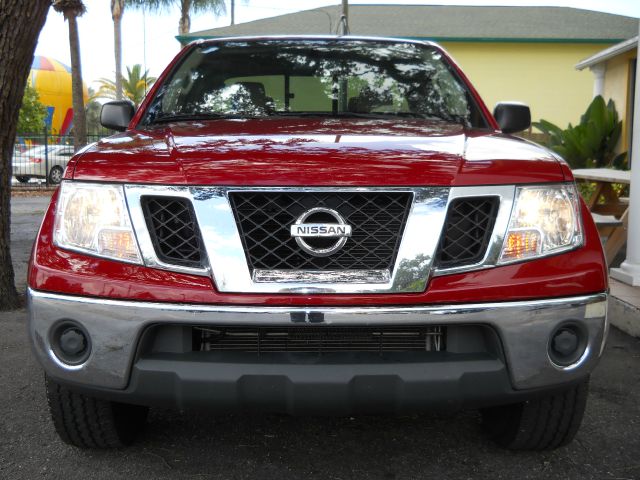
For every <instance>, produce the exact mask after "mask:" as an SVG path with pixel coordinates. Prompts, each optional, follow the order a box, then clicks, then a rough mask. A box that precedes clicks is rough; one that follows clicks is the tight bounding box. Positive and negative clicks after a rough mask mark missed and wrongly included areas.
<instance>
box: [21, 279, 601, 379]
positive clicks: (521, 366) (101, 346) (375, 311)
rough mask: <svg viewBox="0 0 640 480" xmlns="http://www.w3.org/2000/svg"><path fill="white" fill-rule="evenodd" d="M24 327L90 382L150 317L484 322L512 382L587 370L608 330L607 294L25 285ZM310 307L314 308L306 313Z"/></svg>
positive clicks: (49, 363)
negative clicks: (103, 293) (562, 330)
mask: <svg viewBox="0 0 640 480" xmlns="http://www.w3.org/2000/svg"><path fill="white" fill-rule="evenodd" d="M27 293H28V302H29V332H30V335H31V340H32V345H33V349H34V351H35V354H36V356H37V358H38V360H39V362H40V363H41V364H42V366H43V367H44V369H45V371H46V372H47V374H49V375H50V376H52V377H53V378H55V379H58V380H60V381H66V382H69V383H72V384H76V385H80V386H84V387H89V388H96V389H119V390H122V389H125V388H127V385H128V383H129V380H130V377H131V371H132V368H133V365H134V360H135V355H136V349H137V346H138V342H139V340H140V338H141V335H142V333H143V331H144V329H145V328H146V327H147V326H150V325H161V324H187V325H207V324H210V325H217V326H221V325H263V326H264V325H273V326H275V325H278V326H290V325H292V321H299V319H301V318H302V319H310V318H312V319H313V320H314V321H318V322H319V323H318V324H317V325H318V326H321V325H335V326H337V325H344V326H358V325H385V324H386V325H398V324H402V325H462V324H464V325H473V324H480V325H488V326H491V327H492V328H493V329H494V330H495V331H496V332H497V334H498V336H499V338H500V341H501V343H502V348H503V350H504V357H505V361H506V366H507V369H508V372H509V376H510V380H511V384H512V386H513V388H514V389H516V390H523V389H536V388H546V387H553V386H556V385H562V384H564V383H568V382H571V381H574V380H579V379H581V378H583V377H585V376H586V375H588V374H589V373H590V372H591V370H593V368H594V367H595V365H596V364H597V362H598V359H599V357H600V355H601V354H602V350H603V348H604V343H605V340H606V336H607V330H608V323H607V295H606V294H605V293H601V294H594V295H585V296H579V297H570V298H554V299H546V300H531V301H519V302H500V303H479V304H464V305H438V306H413V307H412V306H400V307H308V308H294V307H260V306H256V307H253V306H251V307H245V306H217V305H186V304H162V303H151V302H134V301H119V300H105V299H98V298H84V297H73V296H65V295H58V294H52V293H44V292H39V291H34V290H31V289H29V290H28V292H27ZM310 314H313V315H310ZM69 319H71V320H75V321H77V322H78V323H80V324H81V325H82V326H83V327H84V328H85V329H86V331H87V332H88V334H89V335H90V337H91V345H92V348H91V353H90V356H89V358H88V359H87V360H86V362H85V363H84V364H82V365H78V366H69V365H65V364H64V363H63V362H61V361H60V360H59V359H58V358H57V357H56V356H55V354H54V353H53V350H52V347H51V343H50V337H51V333H50V332H51V328H52V326H54V325H55V324H56V323H57V322H59V321H61V320H69ZM567 321H572V322H579V323H580V324H581V325H582V326H583V327H584V328H585V330H586V332H587V335H588V340H587V347H586V350H585V353H584V355H583V356H582V357H581V358H580V359H579V360H578V361H577V362H576V363H575V364H573V365H570V366H567V367H560V366H557V365H555V364H553V362H552V361H551V360H550V358H549V356H548V353H547V352H548V345H549V341H550V335H551V333H552V332H553V331H554V330H555V329H556V328H557V326H558V325H560V324H562V323H563V322H567Z"/></svg>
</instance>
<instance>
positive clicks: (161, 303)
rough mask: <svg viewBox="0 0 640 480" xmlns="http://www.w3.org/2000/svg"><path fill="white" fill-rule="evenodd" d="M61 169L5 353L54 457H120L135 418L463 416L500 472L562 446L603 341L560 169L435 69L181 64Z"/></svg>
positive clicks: (427, 58)
mask: <svg viewBox="0 0 640 480" xmlns="http://www.w3.org/2000/svg"><path fill="white" fill-rule="evenodd" d="M101 119H102V123H103V124H104V125H105V126H107V127H110V128H113V129H116V130H120V131H121V133H119V134H116V135H114V136H112V137H109V138H105V139H103V140H102V141H100V142H98V143H97V144H95V145H92V146H90V147H88V148H86V149H84V150H82V151H81V152H79V153H78V154H77V155H76V156H75V157H74V158H73V159H72V160H71V161H70V163H69V165H68V167H67V169H66V172H65V175H64V180H63V181H62V183H61V186H60V188H59V189H58V191H57V192H56V193H55V194H54V196H53V198H52V201H51V205H50V207H49V209H48V211H47V213H46V215H45V218H44V221H43V224H42V227H41V229H40V232H39V234H38V238H37V241H36V245H35V248H34V251H33V257H32V259H31V265H30V274H29V288H28V298H29V311H30V318H29V329H30V335H31V340H32V344H33V350H34V352H35V355H36V357H37V359H38V360H39V362H40V363H41V364H42V366H43V368H44V370H45V372H46V384H47V394H48V399H49V405H50V410H51V414H52V417H53V422H54V424H55V427H56V429H57V431H58V433H59V435H60V437H61V438H62V439H63V440H64V441H66V442H67V443H70V444H72V445H76V446H79V447H85V448H103V447H118V446H121V445H125V444H129V443H131V442H132V441H133V440H134V438H135V435H136V433H137V432H138V431H139V430H140V429H141V428H142V427H143V425H144V423H145V418H146V414H147V411H148V408H149V406H163V407H175V408H180V409H186V408H208V409H213V410H214V411H218V412H227V411H238V410H240V411H245V410H252V411H253V410H260V411H267V412H285V413H290V414H295V415H315V414H331V415H353V414H358V413H384V412H387V413H404V412H420V411H425V410H433V409H443V408H444V409H449V410H451V409H454V410H455V409H461V408H478V409H480V411H481V412H482V417H483V422H484V425H485V426H486V428H487V431H488V433H489V436H490V437H491V438H493V439H494V440H495V441H496V442H498V443H499V444H500V445H502V446H505V447H507V448H512V449H550V448H556V447H558V446H561V445H564V444H566V443H568V442H570V441H571V440H572V438H573V437H574V435H575V434H576V431H577V429H578V427H579V425H580V422H581V420H582V416H583V413H584V409H585V403H586V399H587V391H588V379H589V374H590V372H591V371H592V370H593V368H594V367H595V366H596V364H597V362H598V359H599V357H600V355H601V354H602V350H603V347H604V342H605V340H606V336H607V327H608V324H607V288H608V287H607V273H606V265H605V261H604V259H603V255H602V249H601V245H600V240H599V237H598V233H597V231H596V228H595V226H594V224H593V221H592V219H591V216H590V214H589V212H588V210H587V209H586V207H585V204H584V203H583V202H582V200H581V199H580V196H579V195H578V193H577V191H576V187H575V184H574V180H573V177H572V175H571V171H570V169H569V168H568V167H567V164H566V163H565V162H564V161H563V160H562V159H561V158H559V157H558V156H557V155H555V154H553V153H552V152H550V151H548V150H546V149H544V148H542V147H540V146H538V145H535V144H533V143H530V142H528V141H525V140H522V139H520V138H517V137H515V136H512V135H511V134H512V133H514V132H518V131H521V130H524V129H526V128H528V127H529V124H530V122H531V114H530V111H529V108H528V107H527V106H525V105H523V104H520V103H499V104H498V105H497V106H496V108H495V111H494V113H493V115H492V114H491V113H490V112H489V111H488V110H487V108H486V106H485V105H484V103H483V102H482V100H481V99H480V98H479V96H478V94H477V93H476V91H475V90H474V89H473V87H472V86H471V85H470V84H469V82H468V80H467V79H466V77H465V76H464V74H463V73H462V72H461V70H460V69H459V68H458V66H457V65H456V64H455V63H454V62H453V61H452V60H451V59H450V58H449V57H448V56H447V54H446V53H445V52H444V51H443V50H442V49H441V48H440V47H439V46H437V45H434V44H431V43H426V42H417V41H405V40H398V39H383V38H360V37H259V38H257V37H251V38H229V39H217V40H210V41H199V42H196V43H193V44H191V45H189V46H188V47H186V48H185V49H184V50H183V51H182V52H181V53H180V54H179V55H178V57H177V58H176V59H175V60H174V61H173V63H172V64H171V65H170V66H169V67H168V68H167V70H166V71H165V72H164V73H163V75H162V76H161V77H160V79H159V80H158V82H157V83H156V85H155V86H154V88H153V89H152V91H151V92H150V93H149V95H148V96H147V98H146V100H145V101H144V103H143V104H142V105H141V107H140V108H139V109H138V110H137V112H134V109H133V106H132V105H131V104H129V103H127V102H112V103H107V104H105V105H104V107H103V109H102V115H101Z"/></svg>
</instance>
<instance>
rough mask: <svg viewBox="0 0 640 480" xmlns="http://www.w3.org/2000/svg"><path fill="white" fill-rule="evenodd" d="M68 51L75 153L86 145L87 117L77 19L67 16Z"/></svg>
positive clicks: (73, 16)
mask: <svg viewBox="0 0 640 480" xmlns="http://www.w3.org/2000/svg"><path fill="white" fill-rule="evenodd" d="M67 22H68V23H69V49H70V50H71V97H72V102H73V148H74V149H75V151H76V152H77V151H78V150H80V148H82V147H84V146H85V145H86V144H87V115H86V112H85V110H84V91H83V88H82V63H81V62H80V38H79V37H78V17H77V16H75V15H69V16H68V17H67Z"/></svg>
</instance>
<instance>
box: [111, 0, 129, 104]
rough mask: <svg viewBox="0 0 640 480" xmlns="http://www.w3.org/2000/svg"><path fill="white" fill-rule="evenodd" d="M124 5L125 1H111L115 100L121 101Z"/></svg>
mask: <svg viewBox="0 0 640 480" xmlns="http://www.w3.org/2000/svg"><path fill="white" fill-rule="evenodd" d="M125 5H126V1H125V0H111V18H112V19H113V51H114V53H115V58H116V100H122V15H123V14H124V7H125Z"/></svg>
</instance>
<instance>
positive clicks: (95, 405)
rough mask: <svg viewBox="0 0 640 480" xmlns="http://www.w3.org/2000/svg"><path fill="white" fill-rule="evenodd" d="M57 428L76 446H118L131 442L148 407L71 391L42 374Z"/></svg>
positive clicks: (66, 439)
mask: <svg viewBox="0 0 640 480" xmlns="http://www.w3.org/2000/svg"><path fill="white" fill-rule="evenodd" d="M45 381H46V386H47V399H48V400H49V410H50V411H51V418H52V420H53V425H54V426H55V429H56V432H57V433H58V435H59V436H60V438H61V439H62V441H64V442H65V443H68V444H69V445H73V446H76V447H79V448H119V447H124V446H126V445H130V444H131V443H133V441H134V440H135V438H136V437H137V435H138V434H139V433H140V431H142V429H143V428H144V424H145V421H146V418H147V413H148V411H149V409H148V407H141V406H138V405H128V404H124V403H117V402H110V401H108V400H101V399H98V398H93V397H88V396H86V395H82V394H80V393H76V392H73V391H71V390H69V389H68V388H66V387H64V386H62V385H60V384H58V383H56V382H54V381H53V380H51V379H50V378H49V377H46V378H45Z"/></svg>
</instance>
